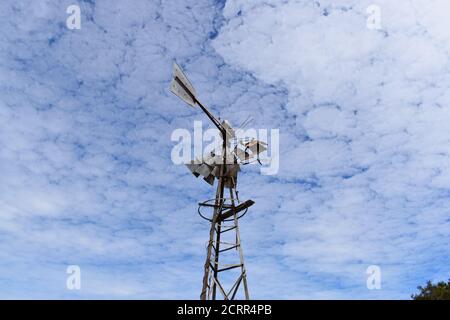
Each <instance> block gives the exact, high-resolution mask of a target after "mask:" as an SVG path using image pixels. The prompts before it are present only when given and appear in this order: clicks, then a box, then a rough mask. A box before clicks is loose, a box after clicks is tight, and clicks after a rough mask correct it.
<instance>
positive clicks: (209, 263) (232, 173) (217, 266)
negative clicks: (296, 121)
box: [170, 63, 267, 300]
mask: <svg viewBox="0 0 450 320" xmlns="http://www.w3.org/2000/svg"><path fill="white" fill-rule="evenodd" d="M170 90H171V92H172V93H174V94H175V95H176V96H178V97H179V98H180V99H182V100H183V101H184V102H186V103H187V104H188V105H189V106H191V107H194V108H195V107H196V106H199V107H200V109H201V110H202V111H203V112H204V113H205V114H206V116H207V117H208V118H209V119H210V120H211V122H212V123H213V124H214V126H215V127H216V128H217V129H218V130H219V132H220V136H221V140H222V141H221V153H220V154H219V153H218V154H216V153H215V152H209V153H208V154H206V155H205V156H203V157H202V159H195V160H193V161H191V162H190V163H187V164H186V166H187V167H188V169H189V170H190V171H191V172H192V174H193V175H194V176H196V177H200V176H201V177H203V179H204V180H205V181H206V182H207V183H209V184H210V185H211V186H213V185H214V182H215V180H216V179H217V181H218V182H217V189H216V195H215V198H213V199H209V200H206V201H203V202H201V203H199V208H198V213H199V215H200V216H201V217H202V218H203V219H205V220H207V221H209V222H210V223H211V228H210V232H209V241H208V244H207V253H206V261H205V265H204V275H203V282H202V291H201V295H200V299H201V300H216V298H218V293H219V294H220V295H221V296H222V297H223V299H225V300H233V299H237V298H239V294H240V295H241V296H242V297H243V298H244V299H246V300H248V299H249V293H248V286H247V274H246V270H245V265H244V254H243V250H242V246H241V239H240V233H239V225H238V220H239V219H240V218H242V217H243V216H244V215H245V214H246V213H247V210H248V208H249V207H250V206H252V205H253V204H254V201H252V200H247V201H243V202H241V201H240V199H239V193H238V191H237V176H238V173H239V171H240V165H245V164H248V163H251V162H252V161H254V160H255V159H256V161H259V158H258V155H259V153H261V152H263V151H264V150H266V149H267V144H265V143H264V142H262V141H258V140H256V139H248V138H245V139H238V138H237V137H236V132H235V130H234V129H233V128H232V127H231V125H230V123H229V122H228V121H226V120H224V121H219V120H218V119H217V118H216V117H215V116H214V115H213V114H212V113H211V112H210V111H209V110H208V109H207V108H206V107H205V106H203V105H202V103H201V102H200V101H199V100H198V99H197V94H196V91H195V89H194V87H193V85H192V84H191V82H190V81H189V79H188V78H187V76H186V75H185V74H184V73H183V71H182V69H181V68H180V66H178V65H177V64H176V63H174V65H173V79H172V82H171V86H170ZM245 122H248V119H247V120H246V121H245ZM242 125H244V123H243V124H242ZM242 125H241V126H242ZM226 190H227V192H228V193H229V195H228V196H227V195H226ZM208 211H209V213H208ZM228 239H230V240H228ZM225 255H226V256H225ZM225 259H229V260H231V261H232V262H233V263H228V264H226V263H224V262H226V261H225ZM225 282H227V283H226V284H228V285H229V288H226V286H225ZM240 289H243V290H240ZM242 291H243V292H242Z"/></svg>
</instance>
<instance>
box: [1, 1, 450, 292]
mask: <svg viewBox="0 0 450 320" xmlns="http://www.w3.org/2000/svg"><path fill="white" fill-rule="evenodd" d="M72 4H76V5H79V7H80V9H81V29H80V30H69V29H68V28H67V26H66V19H67V17H68V16H69V15H68V14H67V13H66V9H67V7H68V6H69V5H72ZM373 4H374V5H377V6H378V8H379V9H380V10H381V15H380V17H381V24H380V28H375V29H374V28H369V27H370V24H369V27H368V23H367V21H368V19H369V22H370V21H371V20H370V17H369V16H370V13H368V12H367V8H368V7H369V6H370V5H373ZM449 15H450V2H449V1H448V0H401V1H388V0H378V1H372V0H370V1H366V0H362V1H361V0H359V1H356V0H347V1H342V0H339V1H331V0H316V1H312V0H284V1H276V0H266V1H256V0H254V1H248V0H228V1H224V0H220V1H211V0H192V1H191V0H170V1H163V0H159V1H157V0H133V1H120V0H96V1H94V0H85V1H72V0H60V1H58V0H23V1H13V0H3V1H1V3H0V27H1V28H0V37H1V43H0V174H1V179H0V298H52V299H53V298H64V299H76V298H96V299H103V298H124V299H129V298H139V299H158V298H159V299H169V298H178V299H180V298H185V299H197V298H198V297H199V294H200V289H201V278H202V266H203V263H204V258H205V250H204V249H205V243H206V241H207V236H208V231H209V227H208V225H207V223H206V222H204V221H203V220H201V219H200V218H199V216H198V215H197V214H196V210H197V205H196V204H197V203H198V202H199V201H203V200H206V199H209V198H212V196H213V193H214V190H213V188H211V187H210V186H209V185H207V184H206V183H204V182H202V181H201V180H197V179H195V178H194V177H193V176H192V175H191V174H190V173H189V172H188V171H187V170H186V168H184V167H183V166H177V165H174V164H173V163H172V161H171V157H170V155H171V150H172V148H173V147H174V145H175V143H174V142H173V141H171V139H170V138H171V134H172V132H173V131H174V130H175V129H178V128H185V129H188V130H190V131H192V130H193V123H194V121H196V120H206V119H205V117H204V116H203V115H202V114H201V113H200V111H199V110H195V109H192V108H189V107H186V106H185V105H184V104H183V103H182V102H181V101H180V100H178V99H177V98H176V97H174V96H173V95H172V94H171V93H170V92H169V90H168V86H169V83H170V78H171V68H172V62H173V61H174V60H177V61H178V62H179V64H180V65H181V66H182V67H183V68H184V69H185V70H186V72H187V73H188V74H189V76H190V78H191V80H192V82H193V83H194V84H195V87H196V89H197V91H198V93H199V96H200V98H201V100H202V101H203V102H204V103H205V104H206V105H208V106H209V107H210V108H211V110H213V112H214V113H215V114H217V115H218V116H220V117H221V118H226V119H228V120H229V121H230V122H231V123H232V124H235V125H238V124H239V123H240V122H242V120H243V119H245V118H246V117H248V116H249V115H252V116H253V118H254V121H253V122H252V124H251V126H252V127H254V128H267V129H279V130H280V156H281V161H280V170H279V172H278V173H277V174H276V175H272V176H267V175H262V174H261V173H260V171H259V170H258V168H257V167H255V166H247V167H245V168H244V169H243V172H242V173H241V176H240V179H239V189H240V197H241V198H244V199H253V200H255V201H256V204H255V205H254V206H253V207H252V209H251V211H250V212H249V214H248V215H247V216H246V217H245V219H242V221H241V236H242V242H243V249H244V253H245V258H246V263H247V271H248V283H249V288H250V295H251V297H252V298H254V299H295V298H297V299H302V298H304V299H319V298H327V299H353V298H362V299H377V298H390V299H408V298H409V296H410V294H411V293H414V292H415V291H416V286H417V285H420V284H423V283H424V282H425V281H426V280H433V281H437V280H445V279H448V278H450V270H449V267H448V266H449V265H450V251H449V248H450V214H449V208H450V125H449V124H450V89H449V88H450V59H449V58H450V32H449V30H450V19H449ZM209 126H210V125H209V123H208V122H206V121H204V128H205V129H206V128H208V127H209ZM69 265H78V266H79V267H80V268H81V290H68V289H67V287H66V279H67V276H68V275H67V273H66V269H67V267H68V266H69ZM370 265H377V266H379V267H380V268H381V275H382V281H381V289H380V290H369V289H368V288H367V286H366V280H367V274H366V269H367V268H368V267H369V266H370Z"/></svg>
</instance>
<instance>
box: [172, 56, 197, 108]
mask: <svg viewBox="0 0 450 320" xmlns="http://www.w3.org/2000/svg"><path fill="white" fill-rule="evenodd" d="M170 91H171V92H172V93H173V94H175V95H176V96H177V97H178V98H180V99H181V100H183V101H184V102H186V103H187V104H188V105H190V106H191V107H195V104H196V102H197V98H196V94H197V93H196V91H195V89H194V86H193V85H192V84H191V82H190V81H189V79H188V78H187V76H186V75H185V74H184V72H183V70H181V67H180V66H179V65H178V64H177V63H176V62H174V63H173V79H172V83H171V84H170Z"/></svg>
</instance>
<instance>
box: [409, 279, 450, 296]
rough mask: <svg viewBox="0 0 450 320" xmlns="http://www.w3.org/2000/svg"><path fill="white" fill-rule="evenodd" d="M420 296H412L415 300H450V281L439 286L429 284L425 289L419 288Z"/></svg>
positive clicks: (429, 282) (438, 284)
mask: <svg viewBox="0 0 450 320" xmlns="http://www.w3.org/2000/svg"><path fill="white" fill-rule="evenodd" d="M417 289H419V291H420V292H419V293H418V294H413V295H411V298H413V299H414V300H450V280H448V282H447V283H446V282H445V281H441V282H438V283H437V284H433V283H431V281H428V282H427V285H426V286H425V287H422V286H418V287H417Z"/></svg>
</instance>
